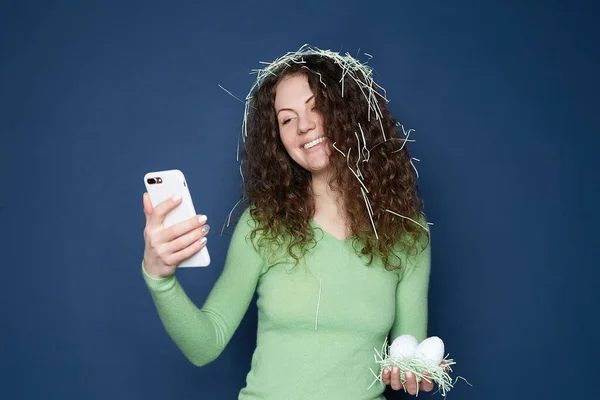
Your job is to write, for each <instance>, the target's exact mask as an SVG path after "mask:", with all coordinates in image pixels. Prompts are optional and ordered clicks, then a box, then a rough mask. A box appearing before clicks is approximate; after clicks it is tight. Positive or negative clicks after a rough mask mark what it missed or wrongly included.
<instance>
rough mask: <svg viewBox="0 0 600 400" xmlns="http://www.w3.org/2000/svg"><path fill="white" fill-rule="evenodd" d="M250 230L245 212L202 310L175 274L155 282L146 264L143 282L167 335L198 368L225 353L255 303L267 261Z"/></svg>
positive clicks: (250, 225)
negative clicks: (264, 259)
mask: <svg viewBox="0 0 600 400" xmlns="http://www.w3.org/2000/svg"><path fill="white" fill-rule="evenodd" d="M251 230H252V223H251V219H250V215H249V210H246V211H245V212H244V213H243V215H242V217H241V218H240V221H239V222H238V224H237V226H236V228H235V230H234V233H233V236H232V238H231V242H230V244H229V250H228V252H227V257H226V260H225V266H224V268H223V272H222V273H221V276H220V277H219V278H218V280H217V282H216V283H215V285H214V287H213V289H212V290H211V292H210V293H209V295H208V297H207V298H206V301H205V302H204V305H203V306H202V308H198V307H197V306H196V305H194V303H193V302H192V301H191V300H190V299H189V297H188V296H187V295H186V293H185V292H184V290H183V288H182V287H181V285H180V283H179V281H178V280H177V278H176V277H175V275H171V276H169V277H167V278H163V279H153V278H152V277H150V276H149V275H148V274H147V273H146V272H145V270H144V269H143V265H142V271H143V277H144V281H145V282H146V285H147V287H148V289H149V291H150V294H151V296H152V299H153V301H154V304H155V306H156V309H157V311H158V315H159V317H160V319H161V321H162V323H163V325H164V327H165V329H166V331H167V333H168V334H169V336H170V337H171V339H172V340H173V341H174V342H175V344H176V345H177V346H178V347H179V349H180V350H181V351H182V352H183V354H184V355H185V356H186V357H187V359H188V360H189V361H190V362H191V363H192V364H194V365H196V366H203V365H206V364H208V363H210V362H212V361H214V360H215V359H216V358H217V357H218V356H219V355H220V354H221V352H222V351H223V349H224V348H225V346H226V345H227V343H229V340H230V339H231V337H232V336H233V333H234V332H235V330H236V329H237V327H238V326H239V324H240V322H241V320H242V318H243V317H244V315H245V313H246V311H247V309H248V306H249V305H250V302H251V301H252V298H253V296H254V292H255V290H256V285H257V282H258V278H259V276H260V271H261V270H262V268H263V260H262V258H261V257H260V255H259V254H258V253H257V252H256V251H255V249H254V247H253V245H252V243H251V242H250V239H249V238H247V235H248V233H249V232H250V231H251ZM142 264H143V263H142Z"/></svg>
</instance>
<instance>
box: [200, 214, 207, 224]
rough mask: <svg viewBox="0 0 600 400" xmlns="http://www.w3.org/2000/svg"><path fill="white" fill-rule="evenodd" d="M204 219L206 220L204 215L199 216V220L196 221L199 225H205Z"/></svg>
mask: <svg viewBox="0 0 600 400" xmlns="http://www.w3.org/2000/svg"><path fill="white" fill-rule="evenodd" d="M206 219H207V218H206V215H201V216H200V218H198V221H199V222H200V223H201V224H203V223H205V222H206Z"/></svg>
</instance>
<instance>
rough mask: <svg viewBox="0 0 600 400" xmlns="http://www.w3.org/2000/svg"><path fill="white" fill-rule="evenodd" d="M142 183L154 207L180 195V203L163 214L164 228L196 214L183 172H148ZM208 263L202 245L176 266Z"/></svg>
mask: <svg viewBox="0 0 600 400" xmlns="http://www.w3.org/2000/svg"><path fill="white" fill-rule="evenodd" d="M144 185H145V186H146V191H147V192H148V195H149V196H150V201H151V202H152V207H156V206H157V205H159V204H160V203H162V202H163V201H165V200H167V199H168V198H170V197H172V196H174V195H176V194H178V195H180V196H181V199H182V200H181V203H180V204H179V205H178V206H177V207H175V208H174V209H173V210H171V211H170V212H169V213H167V215H166V216H165V220H164V221H163V225H164V226H165V227H166V228H168V227H170V226H172V225H175V224H176V223H178V222H181V221H185V220H188V219H190V218H192V217H193V216H195V215H196V209H195V208H194V202H193V201H192V196H191V195H190V191H189V188H188V184H187V182H186V180H185V176H184V175H183V172H181V171H180V170H178V169H171V170H167V171H157V172H148V173H147V174H146V175H144ZM209 264H210V255H209V254H208V248H207V247H206V246H204V247H202V249H201V250H200V251H199V252H197V253H195V254H194V255H193V256H191V257H189V258H187V259H185V260H183V261H182V262H181V263H180V264H179V265H178V267H206V266H208V265H209Z"/></svg>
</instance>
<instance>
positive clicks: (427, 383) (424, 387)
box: [419, 377, 433, 392]
mask: <svg viewBox="0 0 600 400" xmlns="http://www.w3.org/2000/svg"><path fill="white" fill-rule="evenodd" d="M419 390H420V391H422V392H431V391H432V390H433V382H432V381H431V378H430V377H423V379H422V380H421V382H420V383H419Z"/></svg>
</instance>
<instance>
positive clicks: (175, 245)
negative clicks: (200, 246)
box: [166, 224, 210, 253]
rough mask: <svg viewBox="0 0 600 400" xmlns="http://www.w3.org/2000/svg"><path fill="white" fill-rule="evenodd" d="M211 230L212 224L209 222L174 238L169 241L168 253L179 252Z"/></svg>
mask: <svg viewBox="0 0 600 400" xmlns="http://www.w3.org/2000/svg"><path fill="white" fill-rule="evenodd" d="M209 230H210V226H209V225H208V224H204V225H203V226H201V227H200V228H196V229H194V230H191V231H189V232H188V233H186V234H184V235H182V236H179V237H178V238H177V239H175V240H172V241H170V242H168V243H167V247H166V251H167V252H168V253H177V252H178V251H181V250H183V249H185V248H186V247H188V246H189V245H191V244H192V243H194V242H197V241H198V240H200V239H202V238H203V237H205V236H206V235H207V234H208V231H209Z"/></svg>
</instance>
